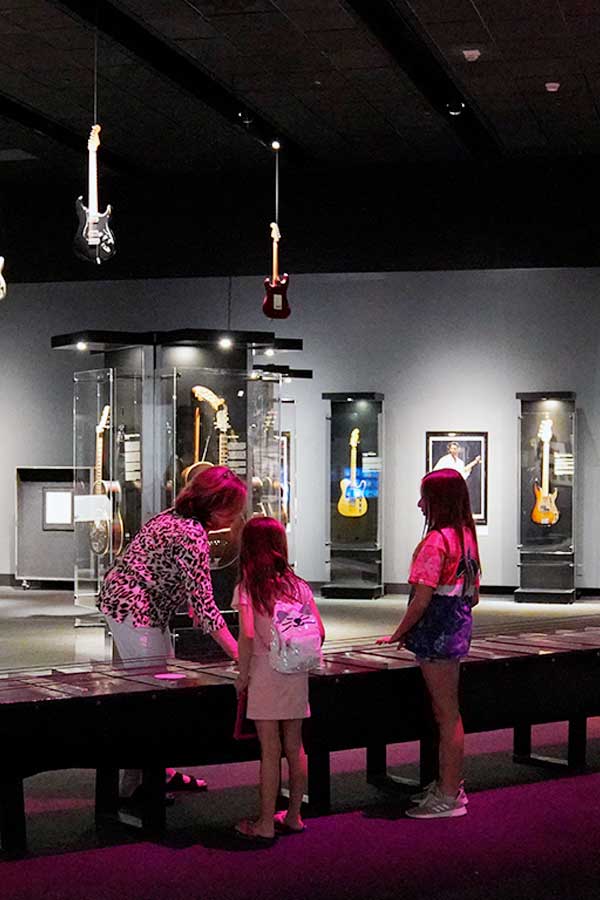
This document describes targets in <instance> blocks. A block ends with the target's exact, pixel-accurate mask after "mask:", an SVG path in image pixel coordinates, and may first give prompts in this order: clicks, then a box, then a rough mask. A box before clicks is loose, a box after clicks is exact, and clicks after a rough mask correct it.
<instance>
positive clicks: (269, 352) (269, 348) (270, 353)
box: [265, 347, 275, 356]
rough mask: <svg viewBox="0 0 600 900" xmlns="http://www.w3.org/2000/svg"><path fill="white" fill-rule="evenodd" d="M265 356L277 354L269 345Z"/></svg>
mask: <svg viewBox="0 0 600 900" xmlns="http://www.w3.org/2000/svg"><path fill="white" fill-rule="evenodd" d="M265 356H275V351H274V350H273V348H272V347H268V348H267V349H266V350H265Z"/></svg>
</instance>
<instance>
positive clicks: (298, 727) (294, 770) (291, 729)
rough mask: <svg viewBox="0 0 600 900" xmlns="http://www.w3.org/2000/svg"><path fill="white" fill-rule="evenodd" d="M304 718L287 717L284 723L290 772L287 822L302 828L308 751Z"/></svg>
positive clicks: (285, 747)
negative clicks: (304, 732)
mask: <svg viewBox="0 0 600 900" xmlns="http://www.w3.org/2000/svg"><path fill="white" fill-rule="evenodd" d="M302 722H303V720H302V719H285V720H284V721H283V722H282V723H281V726H282V730H283V752H284V753H285V758H286V759H287V764H288V769H289V773H290V801H289V805H288V811H287V814H286V816H285V822H286V824H287V825H289V826H290V828H298V829H299V828H302V818H301V816H300V808H301V806H302V797H303V796H304V792H305V790H306V753H305V752H304V747H303V745H302Z"/></svg>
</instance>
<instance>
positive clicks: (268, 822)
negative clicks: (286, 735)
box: [254, 719, 281, 837]
mask: <svg viewBox="0 0 600 900" xmlns="http://www.w3.org/2000/svg"><path fill="white" fill-rule="evenodd" d="M255 724H256V730H257V732H258V738H259V740H260V816H259V817H258V819H257V821H256V823H255V825H254V831H255V832H256V834H260V835H262V836H263V837H272V836H273V834H274V828H273V816H274V815H275V806H276V803H277V795H278V793H279V779H280V766H281V738H280V736H279V722H277V721H270V720H267V719H261V720H257V721H256V723H255Z"/></svg>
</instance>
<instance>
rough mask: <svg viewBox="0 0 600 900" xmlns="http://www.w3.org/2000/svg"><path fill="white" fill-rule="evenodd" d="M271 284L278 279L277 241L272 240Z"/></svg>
mask: <svg viewBox="0 0 600 900" xmlns="http://www.w3.org/2000/svg"><path fill="white" fill-rule="evenodd" d="M272 276H273V277H272V279H271V281H272V282H273V284H275V282H277V281H278V280H279V241H273V272H272Z"/></svg>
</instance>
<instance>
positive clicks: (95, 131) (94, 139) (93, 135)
mask: <svg viewBox="0 0 600 900" xmlns="http://www.w3.org/2000/svg"><path fill="white" fill-rule="evenodd" d="M99 146H100V125H92V130H91V131H90V136H89V138H88V150H94V151H95V150H97V149H98V147H99Z"/></svg>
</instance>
